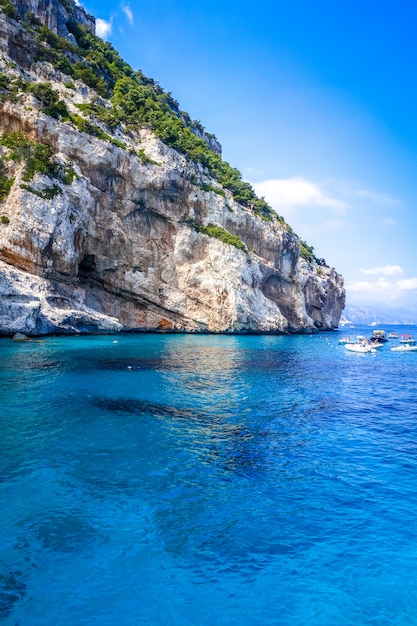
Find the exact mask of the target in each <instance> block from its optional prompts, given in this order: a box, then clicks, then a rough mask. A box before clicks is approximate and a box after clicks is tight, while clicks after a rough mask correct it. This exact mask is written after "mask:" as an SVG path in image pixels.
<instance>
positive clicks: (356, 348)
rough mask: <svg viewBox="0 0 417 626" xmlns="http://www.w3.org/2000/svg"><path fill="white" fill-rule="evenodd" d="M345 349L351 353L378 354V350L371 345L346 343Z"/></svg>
mask: <svg viewBox="0 0 417 626" xmlns="http://www.w3.org/2000/svg"><path fill="white" fill-rule="evenodd" d="M345 348H346V350H349V352H360V353H364V352H376V349H375V348H374V346H372V345H371V344H370V343H346V344H345Z"/></svg>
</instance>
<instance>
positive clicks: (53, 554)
mask: <svg viewBox="0 0 417 626" xmlns="http://www.w3.org/2000/svg"><path fill="white" fill-rule="evenodd" d="M371 330H372V329H371V328H363V327H358V328H356V329H348V331H347V332H348V333H350V334H351V335H352V334H365V335H367V336H369V335H370V334H371ZM387 330H390V331H391V330H393V328H392V327H389V328H387ZM397 330H399V332H411V333H414V334H415V336H416V337H417V329H416V328H415V327H401V328H398V329H397ZM343 334H344V332H342V331H339V332H329V333H318V334H314V335H303V336H292V337H289V336H208V335H152V334H143V335H120V336H117V337H115V336H101V337H97V336H90V337H49V338H42V339H38V340H36V341H30V342H27V343H15V342H13V341H11V340H9V339H2V340H0V392H1V405H0V406H1V416H0V468H1V471H0V481H1V482H0V511H1V518H0V519H1V523H0V622H1V623H2V624H5V625H6V626H27V625H30V626H38V625H39V626H40V625H42V626H74V625H79V624H82V625H88V626H90V625H94V626H96V625H97V626H102V625H110V624H112V625H113V624H117V625H118V626H131V625H142V624H150V625H167V626H171V625H179V626H182V625H187V626H200V625H201V626H206V625H207V626H209V625H210V626H212V625H220V626H223V625H239V626H251V625H262V626H266V625H270V624H274V625H276V624H278V625H280V626H286V625H291V626H294V625H305V624H308V625H320V626H323V625H332V626H342V625H355V626H360V625H365V624H366V625H368V624H369V625H373V626H382V625H384V626H385V625H386V626H388V625H389V626H392V625H400V624H401V625H403V624H408V625H409V624H417V587H416V581H417V519H416V518H417V403H416V372H417V353H408V354H401V353H395V352H391V350H390V346H391V345H392V344H388V345H386V346H384V348H382V349H381V350H379V351H378V352H377V353H371V354H355V353H349V352H348V351H347V350H345V349H344V347H343V346H339V345H338V339H339V338H340V337H341V336H342V335H343Z"/></svg>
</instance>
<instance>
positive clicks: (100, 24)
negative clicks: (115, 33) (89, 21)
mask: <svg viewBox="0 0 417 626" xmlns="http://www.w3.org/2000/svg"><path fill="white" fill-rule="evenodd" d="M112 28H113V26H112V22H111V20H110V21H108V22H107V21H106V20H102V19H101V18H99V17H98V18H97V19H96V35H97V36H98V37H101V38H102V39H107V37H109V36H110V35H111V33H112Z"/></svg>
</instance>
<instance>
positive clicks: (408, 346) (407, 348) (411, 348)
mask: <svg viewBox="0 0 417 626" xmlns="http://www.w3.org/2000/svg"><path fill="white" fill-rule="evenodd" d="M391 350H392V351H393V352H417V345H416V344H415V342H414V343H403V344H401V345H400V346H394V347H393V348H391Z"/></svg>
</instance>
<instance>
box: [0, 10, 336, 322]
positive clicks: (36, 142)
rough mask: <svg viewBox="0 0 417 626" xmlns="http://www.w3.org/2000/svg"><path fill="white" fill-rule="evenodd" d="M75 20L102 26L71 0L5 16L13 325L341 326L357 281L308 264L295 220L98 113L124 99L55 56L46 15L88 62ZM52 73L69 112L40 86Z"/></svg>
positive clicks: (1, 38) (1, 265) (7, 296)
mask: <svg viewBox="0 0 417 626" xmlns="http://www.w3.org/2000/svg"><path fill="white" fill-rule="evenodd" d="M3 4H4V3H3ZM0 6H2V4H1V3H0ZM16 6H17V5H16ZM28 12H31V13H32V14H34V15H35V16H36V19H35V18H34V17H30V16H29V17H28ZM6 13H9V14H10V13H11V12H10V11H6ZM19 16H20V21H19V20H17V19H16V17H19ZM27 20H29V21H31V24H28V23H27ZM74 20H76V21H78V22H80V21H81V22H82V23H83V24H84V26H85V30H86V31H92V30H93V29H94V19H93V18H91V17H90V16H88V15H86V14H85V12H84V11H83V10H82V9H81V8H80V7H78V6H77V5H75V4H73V2H71V0H66V1H65V2H62V3H60V2H58V0H26V1H25V2H23V3H22V2H19V14H18V15H13V14H10V15H6V14H5V12H4V11H3V12H2V14H1V15H0V53H1V57H0V72H1V73H2V76H1V77H0V78H1V80H3V83H1V80H0V90H2V94H3V95H2V97H1V100H2V101H1V102H0V125H1V129H2V132H3V135H2V142H1V143H2V145H1V146H0V157H1V159H2V160H1V165H2V171H1V172H0V179H1V178H2V177H3V178H2V180H3V191H2V196H1V197H2V201H1V203H0V333H3V334H10V333H14V332H16V331H20V332H24V333H27V334H39V333H50V332H90V331H117V330H122V329H128V330H163V331H190V332H196V331H209V332H302V331H309V330H314V329H331V328H334V327H337V325H338V322H339V318H340V314H341V311H342V309H343V307H344V302H345V293H344V289H343V279H342V277H341V276H340V275H339V274H337V272H336V271H335V270H333V269H330V268H329V267H327V266H325V265H321V264H319V263H317V261H316V260H315V259H314V258H313V257H311V258H309V259H308V260H305V259H303V258H302V257H301V255H300V241H299V239H298V238H297V237H296V236H295V235H294V234H292V232H291V229H289V228H288V226H287V225H286V224H285V222H283V220H279V219H277V218H274V217H272V218H271V216H269V215H268V219H267V220H265V217H264V219H262V217H261V216H259V215H257V214H256V212H254V210H253V209H252V208H251V207H250V206H244V205H242V204H241V203H239V202H237V201H236V199H235V197H234V195H233V193H232V192H231V191H230V190H229V189H227V188H223V187H222V186H221V184H220V183H219V182H218V180H216V179H213V178H212V176H211V175H210V173H209V170H208V169H207V168H206V167H204V165H203V164H201V163H196V162H194V161H192V160H191V159H190V158H188V157H187V156H186V155H185V154H181V153H180V152H179V151H178V150H175V149H173V148H170V147H168V146H167V145H166V144H165V143H164V142H163V141H161V139H159V138H158V137H156V136H155V134H154V133H153V132H152V131H151V130H150V129H149V128H146V127H145V126H140V125H136V126H135V127H132V125H127V124H123V123H120V124H118V125H116V126H115V125H114V124H113V125H106V123H105V121H104V122H103V118H102V119H100V120H97V119H93V118H92V117H91V110H90V113H89V114H87V113H85V111H86V109H85V107H84V109H83V105H86V104H88V103H90V104H91V103H92V102H95V103H99V104H100V107H101V108H102V110H110V109H111V104H110V102H109V101H108V99H107V98H106V97H104V96H99V95H98V94H97V92H96V88H92V87H91V85H90V86H87V85H86V84H85V82H84V81H83V80H81V79H79V78H76V79H72V80H69V79H68V75H67V74H63V73H62V71H61V70H60V69H59V63H54V57H51V58H52V62H51V61H50V60H49V61H48V60H45V54H44V53H43V51H44V49H45V50H47V48H48V46H50V45H51V39H49V43H48V41H46V42H45V41H41V43H39V41H40V40H39V28H40V25H42V24H43V25H46V26H47V27H48V29H50V31H52V33H55V34H57V35H59V36H60V37H63V38H66V40H68V41H69V42H70V43H71V44H72V47H71V49H69V50H68V51H66V54H67V57H68V56H69V57H70V58H71V55H72V61H73V62H74V63H77V62H79V60H78V61H77V55H76V51H74V47H73V46H74V43H75V40H74V35H73V31H74V28H73V27H72V26H71V22H73V21H74ZM43 36H44V38H45V32H43ZM46 39H48V37H47V36H46ZM52 43H53V40H52ZM40 49H41V52H42V54H39V50H40ZM47 51H48V50H47ZM42 57H43V58H42ZM87 82H88V81H87ZM45 83H48V84H49V92H47V93H49V94H50V93H55V100H56V99H57V98H58V101H59V102H61V103H65V106H66V112H65V111H64V109H61V113H62V115H61V114H59V113H57V112H56V109H54V108H52V109H51V107H50V106H49V105H48V103H46V104H45V102H46V100H45V95H42V92H40V91H39V90H38V91H37V90H36V89H35V90H34V89H33V86H34V85H38V86H39V85H45ZM97 88H98V87H97ZM51 89H52V92H51ZM80 105H81V106H80ZM48 106H49V109H48ZM61 106H62V105H61ZM58 110H59V109H58ZM83 110H84V113H82V111H83ZM64 113H65V114H64ZM67 113H68V115H67ZM92 119H93V121H94V124H93V123H92ZM80 120H81V122H80ZM87 122H88V123H87ZM97 129H99V130H97ZM198 132H200V134H201V131H198ZM203 135H204V133H203ZM206 139H207V141H208V142H210V141H211V142H212V144H213V145H211V147H212V148H213V149H214V152H217V153H218V152H219V150H220V148H219V146H218V144H217V143H216V142H215V140H213V138H211V137H209V138H206ZM39 146H44V147H43V148H39ZM45 146H46V148H45ZM42 150H43V156H42ZM48 150H49V152H48ZM45 151H47V152H48V153H47V154H46V156H45ZM216 227H217V228H216Z"/></svg>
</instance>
